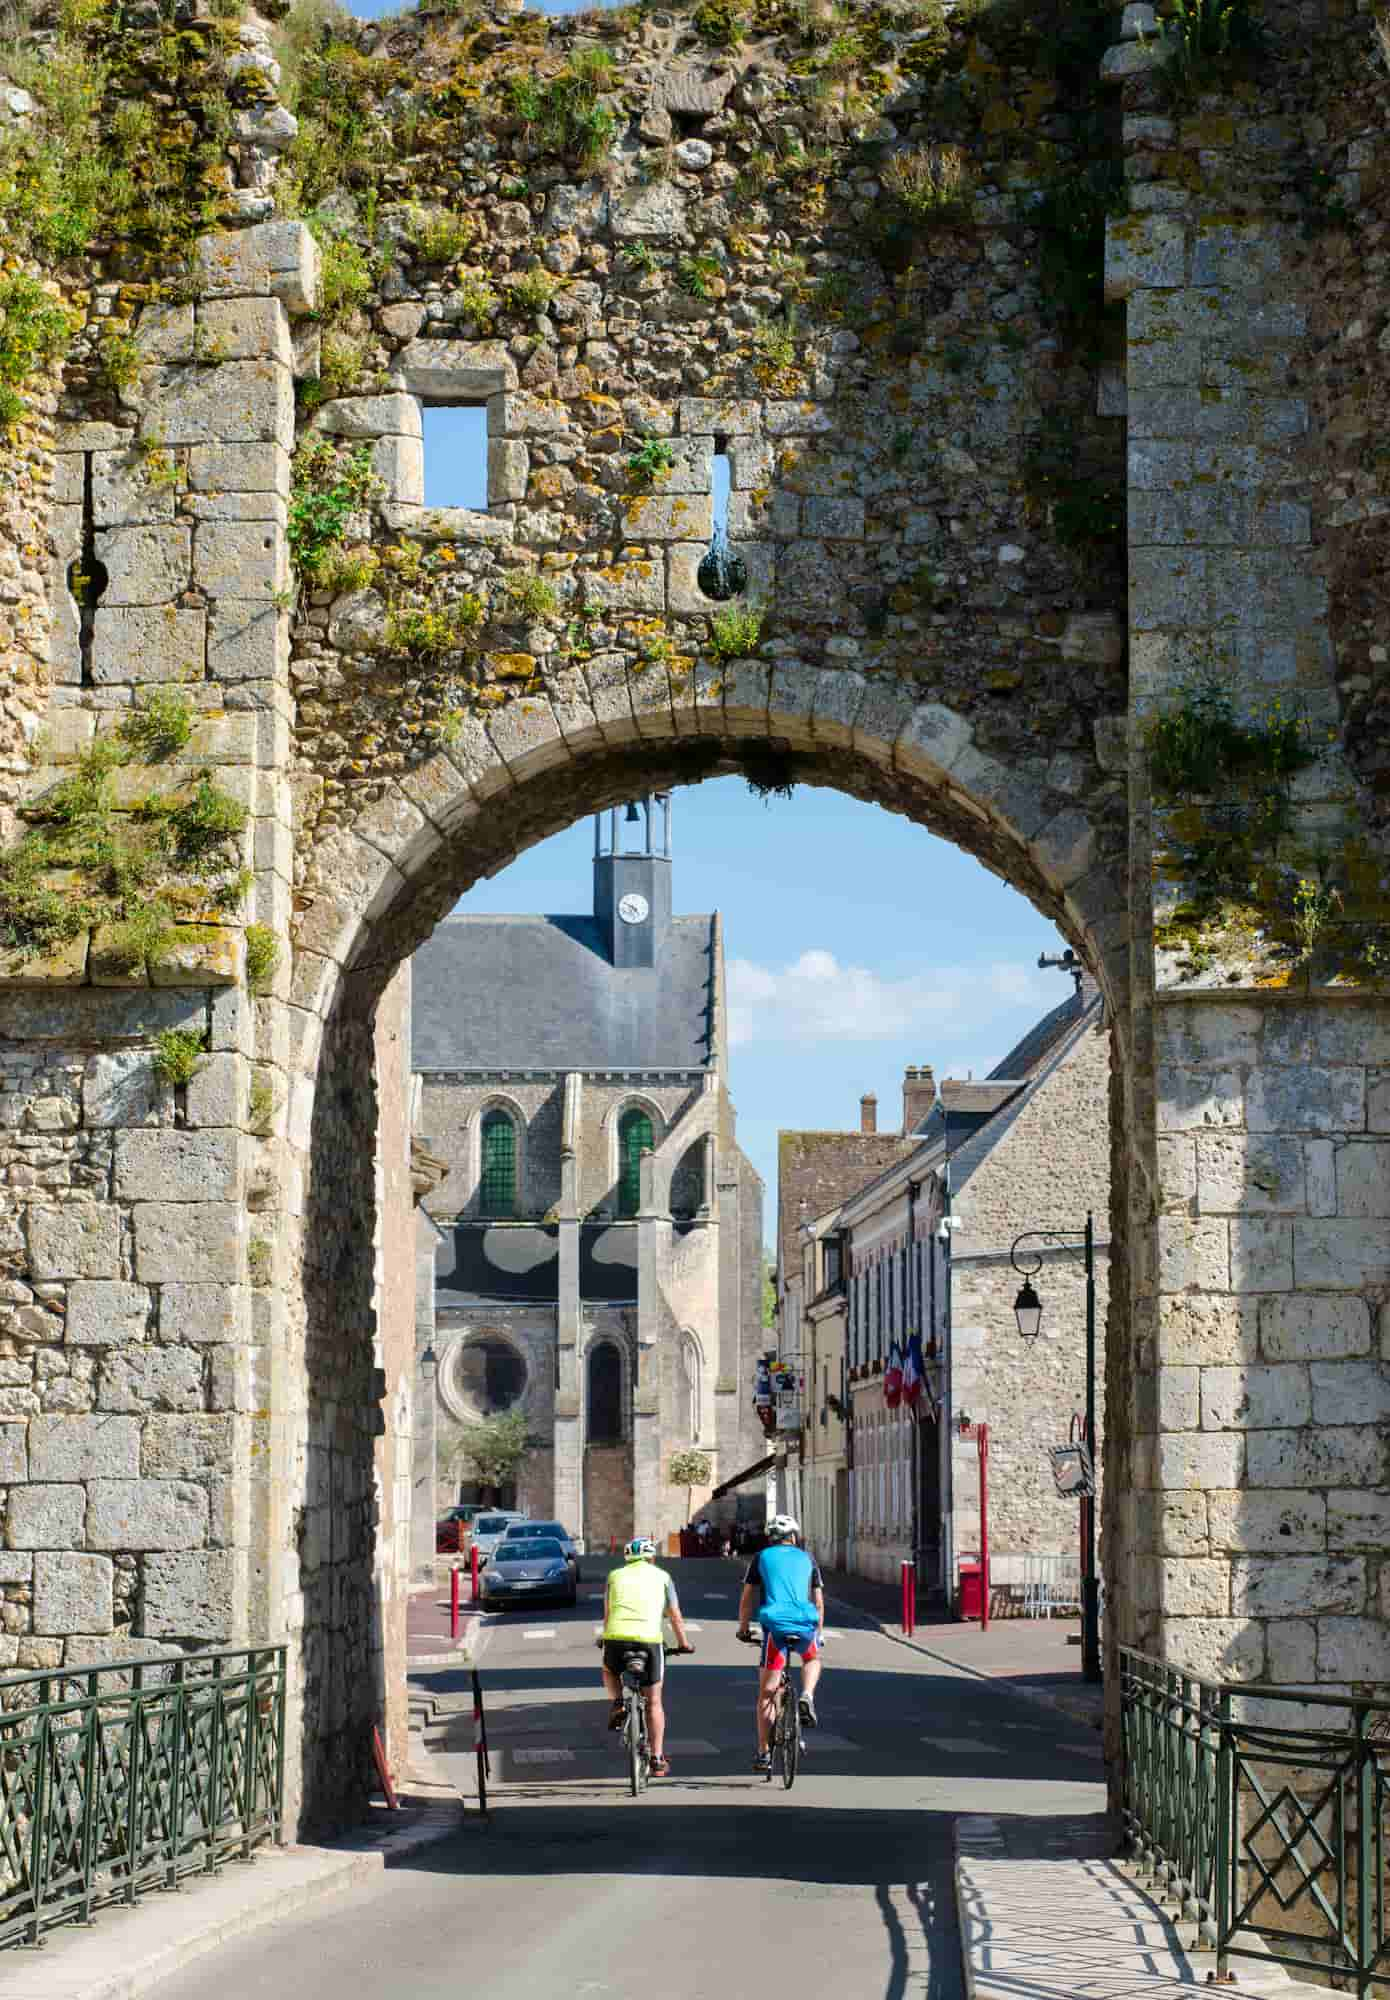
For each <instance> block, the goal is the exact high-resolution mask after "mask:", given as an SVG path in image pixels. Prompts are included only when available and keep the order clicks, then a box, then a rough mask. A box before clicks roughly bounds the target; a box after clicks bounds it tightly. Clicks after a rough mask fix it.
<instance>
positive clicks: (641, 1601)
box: [602, 1535, 695, 1778]
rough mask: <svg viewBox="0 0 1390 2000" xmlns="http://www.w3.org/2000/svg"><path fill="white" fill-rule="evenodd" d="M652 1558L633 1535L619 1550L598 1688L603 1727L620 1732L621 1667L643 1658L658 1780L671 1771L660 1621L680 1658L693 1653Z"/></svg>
mask: <svg viewBox="0 0 1390 2000" xmlns="http://www.w3.org/2000/svg"><path fill="white" fill-rule="evenodd" d="M655 1555H656V1544H655V1542H652V1541H649V1540H648V1539H647V1537H646V1536H645V1535H639V1536H637V1538H636V1539H635V1540H634V1541H631V1542H629V1543H628V1544H627V1547H626V1548H625V1549H624V1550H623V1562H622V1566H621V1567H620V1568H619V1569H615V1570H612V1571H610V1573H609V1577H608V1589H607V1592H606V1595H605V1599H604V1617H603V1641H602V1644H603V1685H604V1686H605V1688H607V1690H608V1699H609V1703H610V1707H609V1711H608V1727H609V1728H610V1729H621V1728H622V1726H623V1683H622V1672H623V1666H624V1663H625V1661H626V1659H627V1657H628V1655H629V1654H630V1653H642V1654H643V1655H644V1656H645V1659H644V1664H643V1670H642V1699H643V1700H644V1701H645V1703H646V1705H647V1735H648V1737H649V1738H650V1740H651V1746H652V1764H651V1771H652V1776H653V1777H654V1778H664V1777H666V1776H667V1774H668V1773H669V1771H670V1769H671V1766H670V1764H669V1763H668V1761H667V1758H666V1755H665V1750H666V1711H665V1708H664V1707H663V1705H662V1699H661V1682H662V1676H663V1675H664V1673H665V1671H666V1648H665V1645H664V1643H663V1640H662V1620H663V1619H664V1618H669V1619H670V1621H671V1629H672V1631H673V1632H674V1633H675V1635H676V1643H677V1645H678V1646H679V1648H680V1650H681V1652H683V1653H693V1652H694V1650H695V1648H694V1647H693V1646H692V1645H691V1643H690V1641H689V1639H688V1638H687V1637H686V1631H685V1622H684V1620H683V1619H682V1617H681V1608H680V1603H679V1601H678V1600H677V1597H676V1586H675V1584H674V1583H673V1582H672V1581H671V1579H670V1577H669V1576H668V1575H667V1573H666V1571H665V1570H664V1569H658V1568H657V1566H656V1563H655V1561H654V1557H655Z"/></svg>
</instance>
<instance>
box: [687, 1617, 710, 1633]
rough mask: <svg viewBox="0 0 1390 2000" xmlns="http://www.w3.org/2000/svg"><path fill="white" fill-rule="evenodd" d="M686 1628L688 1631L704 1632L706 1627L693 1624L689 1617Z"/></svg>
mask: <svg viewBox="0 0 1390 2000" xmlns="http://www.w3.org/2000/svg"><path fill="white" fill-rule="evenodd" d="M685 1629H686V1631H687V1632H703V1631H704V1629H705V1628H704V1626H703V1625H693V1624H692V1623H691V1621H690V1620H689V1619H688V1618H687V1619H686V1621H685Z"/></svg>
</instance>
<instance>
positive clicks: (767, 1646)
mask: <svg viewBox="0 0 1390 2000" xmlns="http://www.w3.org/2000/svg"><path fill="white" fill-rule="evenodd" d="M792 1653H800V1655H801V1664H802V1665H803V1666H805V1664H806V1662H807V1660H814V1659H816V1658H817V1657H818V1656H819V1654H820V1646H819V1644H818V1643H817V1635H816V1634H815V1633H814V1632H807V1633H805V1634H803V1633H800V1632H764V1633H763V1649H762V1652H761V1654H760V1655H759V1659H758V1664H759V1666H761V1667H762V1668H763V1670H764V1671H765V1672H766V1673H770V1674H780V1673H781V1672H782V1669H783V1668H784V1667H785V1666H786V1664H787V1658H788V1655H789V1654H792Z"/></svg>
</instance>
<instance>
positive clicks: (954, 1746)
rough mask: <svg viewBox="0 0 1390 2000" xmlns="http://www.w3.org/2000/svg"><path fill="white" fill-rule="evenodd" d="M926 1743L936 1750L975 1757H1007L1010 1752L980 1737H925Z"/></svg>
mask: <svg viewBox="0 0 1390 2000" xmlns="http://www.w3.org/2000/svg"><path fill="white" fill-rule="evenodd" d="M922 1741H923V1742H924V1743H930V1744H931V1746H932V1748H933V1749H934V1750H960V1751H964V1753H965V1754H966V1755H967V1756H973V1757H981V1756H983V1757H1007V1756H1008V1754H1009V1753H1008V1751H1007V1750H1006V1749H1005V1748H1004V1746H1003V1744H1002V1743H986V1742H985V1741H984V1739H983V1737H980V1736H924V1737H923V1738H922Z"/></svg>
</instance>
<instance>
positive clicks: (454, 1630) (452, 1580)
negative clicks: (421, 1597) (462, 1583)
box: [449, 1563, 459, 1639]
mask: <svg viewBox="0 0 1390 2000" xmlns="http://www.w3.org/2000/svg"><path fill="white" fill-rule="evenodd" d="M458 1635H459V1566H458V1564H457V1563H455V1564H454V1566H453V1568H452V1569H451V1570H450V1571H449V1637H450V1638H451V1639H457V1637H458Z"/></svg>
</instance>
